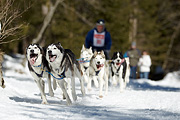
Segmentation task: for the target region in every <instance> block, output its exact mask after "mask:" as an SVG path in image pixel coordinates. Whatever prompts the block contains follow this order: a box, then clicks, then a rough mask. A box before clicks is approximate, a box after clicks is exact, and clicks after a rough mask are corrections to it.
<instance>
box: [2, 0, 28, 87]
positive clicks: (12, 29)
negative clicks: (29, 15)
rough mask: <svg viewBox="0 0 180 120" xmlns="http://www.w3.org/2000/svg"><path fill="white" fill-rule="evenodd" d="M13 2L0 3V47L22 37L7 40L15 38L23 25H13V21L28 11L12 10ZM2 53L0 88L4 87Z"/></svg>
mask: <svg viewBox="0 0 180 120" xmlns="http://www.w3.org/2000/svg"><path fill="white" fill-rule="evenodd" d="M13 3H14V0H1V1H0V45H1V44H5V43H10V42H12V41H15V40H20V39H21V38H22V37H23V36H22V37H17V38H14V39H9V40H8V39H7V38H8V37H10V36H17V35H18V32H19V30H20V28H21V27H22V26H23V24H21V23H20V24H19V23H18V24H17V23H16V24H13V23H14V22H15V20H16V19H17V18H19V17H21V15H22V14H23V13H24V12H25V11H27V10H28V9H29V7H27V8H26V10H24V11H23V12H20V11H19V10H18V9H17V8H13ZM2 61H3V52H2V51H1V50H0V86H1V87H3V88H4V87H5V85H4V79H3V75H2V66H1V63H2Z"/></svg>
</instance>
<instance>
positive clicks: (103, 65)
mask: <svg viewBox="0 0 180 120" xmlns="http://www.w3.org/2000/svg"><path fill="white" fill-rule="evenodd" d="M108 69H109V67H108V64H107V61H106V59H105V54H104V52H103V51H101V52H97V51H95V52H94V55H93V57H92V59H91V61H90V68H89V74H90V77H91V79H89V82H88V89H89V90H91V80H92V79H93V81H94V84H95V86H96V87H99V97H100V98H102V97H103V87H104V86H105V94H107V92H108V74H109V73H108Z"/></svg>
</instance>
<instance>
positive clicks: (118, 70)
mask: <svg viewBox="0 0 180 120" xmlns="http://www.w3.org/2000/svg"><path fill="white" fill-rule="evenodd" d="M123 62H124V58H123V59H122V61H121V62H120V66H119V67H118V69H117V71H116V75H118V76H119V74H118V72H119V70H120V68H121V64H122V63H123Z"/></svg>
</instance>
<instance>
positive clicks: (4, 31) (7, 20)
mask: <svg viewBox="0 0 180 120" xmlns="http://www.w3.org/2000/svg"><path fill="white" fill-rule="evenodd" d="M13 3H14V0H6V1H4V0H2V1H0V24H1V25H0V26H1V27H0V44H5V43H9V42H12V41H15V40H19V39H20V38H21V37H18V38H15V39H11V40H7V38H8V37H10V36H17V35H18V34H17V33H19V30H20V28H22V26H23V24H22V23H21V24H13V22H14V21H15V20H16V19H17V18H19V17H21V15H22V14H23V13H24V12H25V11H26V10H27V9H29V7H27V9H26V10H24V11H23V12H20V11H19V10H18V9H14V8H13V7H12V6H13Z"/></svg>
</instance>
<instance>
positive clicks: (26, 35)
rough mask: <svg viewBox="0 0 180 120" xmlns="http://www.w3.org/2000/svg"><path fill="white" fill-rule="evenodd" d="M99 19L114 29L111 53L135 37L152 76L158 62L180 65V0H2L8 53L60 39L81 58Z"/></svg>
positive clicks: (0, 42) (0, 18)
mask: <svg viewBox="0 0 180 120" xmlns="http://www.w3.org/2000/svg"><path fill="white" fill-rule="evenodd" d="M98 19H104V20H105V24H106V29H107V30H108V31H109V32H110V34H111V38H112V47H111V52H110V55H112V54H113V52H115V51H122V52H123V53H124V52H126V51H127V50H128V49H129V48H130V46H131V43H132V42H136V44H137V48H138V49H139V50H140V51H143V50H147V51H148V52H149V54H150V56H151V59H152V67H151V74H150V77H151V78H153V77H154V76H155V75H156V73H157V71H156V70H157V69H156V68H158V67H160V68H162V70H163V73H164V74H165V73H168V72H170V71H176V70H179V69H180V50H179V48H180V40H179V38H180V1H179V0H18V1H17V0H1V1H0V48H1V51H2V52H4V53H5V54H16V53H20V54H26V53H25V51H26V47H27V46H28V45H29V44H31V43H38V44H40V45H41V46H43V47H46V46H47V45H49V44H51V43H56V42H60V43H61V44H62V46H63V47H64V48H66V49H71V50H72V51H73V52H74V53H75V55H76V56H77V58H79V55H80V51H81V48H82V45H83V44H84V42H85V37H86V35H87V32H88V31H89V30H91V29H93V28H94V27H95V23H96V21H97V20H98ZM154 79H155V78H154Z"/></svg>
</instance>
